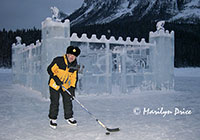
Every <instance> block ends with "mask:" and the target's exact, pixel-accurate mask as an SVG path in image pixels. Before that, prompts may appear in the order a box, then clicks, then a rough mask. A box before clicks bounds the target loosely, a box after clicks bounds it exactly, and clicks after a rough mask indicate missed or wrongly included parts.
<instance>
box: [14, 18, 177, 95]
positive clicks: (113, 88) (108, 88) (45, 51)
mask: <svg viewBox="0 0 200 140" xmlns="http://www.w3.org/2000/svg"><path fill="white" fill-rule="evenodd" d="M159 23H162V22H159ZM159 23H158V24H157V25H158V27H157V31H155V32H150V33H149V43H147V42H146V41H145V40H144V39H142V40H141V41H138V39H137V38H135V39H134V41H131V40H130V37H127V38H126V40H123V39H122V38H121V37H119V38H118V39H115V38H114V37H113V36H112V37H110V39H106V37H105V35H102V36H101V38H100V39H98V38H97V37H96V35H92V37H91V38H88V37H87V35H86V34H82V36H81V37H80V38H79V37H78V36H77V34H76V33H73V34H72V36H70V21H69V20H65V22H64V23H62V22H60V21H55V20H53V19H52V18H47V19H46V20H45V21H43V22H42V41H41V42H39V41H37V42H36V43H35V44H30V45H28V46H26V45H25V44H21V38H20V37H17V38H16V39H17V43H14V44H13V45H12V70H13V82H14V83H18V84H21V85H24V86H26V87H30V88H32V89H34V90H38V91H40V92H41V93H42V94H43V96H44V97H48V96H49V91H48V84H47V83H48V77H49V76H48V74H47V71H46V69H47V66H48V65H49V64H50V63H51V61H52V60H53V58H54V57H56V56H62V55H64V54H65V52H66V48H67V46H68V45H70V44H71V45H75V46H78V47H79V48H80V49H81V52H82V53H81V55H80V56H79V57H78V58H77V59H78V63H79V64H80V65H82V66H84V69H82V70H81V72H80V73H79V81H78V84H77V85H78V86H77V92H78V93H79V94H103V93H107V94H129V93H132V91H133V90H135V89H137V90H138V89H139V90H173V89H174V32H173V31H172V32H170V33H169V31H167V30H165V29H164V27H163V25H159Z"/></svg>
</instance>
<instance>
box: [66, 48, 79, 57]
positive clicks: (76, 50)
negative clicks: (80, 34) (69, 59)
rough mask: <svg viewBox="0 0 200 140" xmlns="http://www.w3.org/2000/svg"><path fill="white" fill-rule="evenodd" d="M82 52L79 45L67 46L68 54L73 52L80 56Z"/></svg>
mask: <svg viewBox="0 0 200 140" xmlns="http://www.w3.org/2000/svg"><path fill="white" fill-rule="evenodd" d="M80 53H81V50H80V49H79V48H78V47H75V46H68V47H67V51H66V54H73V55H75V56H76V57H77V56H79V54H80Z"/></svg>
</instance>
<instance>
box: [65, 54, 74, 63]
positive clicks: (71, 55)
mask: <svg viewBox="0 0 200 140" xmlns="http://www.w3.org/2000/svg"><path fill="white" fill-rule="evenodd" d="M67 58H68V61H69V63H72V62H73V61H74V60H75V59H76V56H75V55H73V54H67Z"/></svg>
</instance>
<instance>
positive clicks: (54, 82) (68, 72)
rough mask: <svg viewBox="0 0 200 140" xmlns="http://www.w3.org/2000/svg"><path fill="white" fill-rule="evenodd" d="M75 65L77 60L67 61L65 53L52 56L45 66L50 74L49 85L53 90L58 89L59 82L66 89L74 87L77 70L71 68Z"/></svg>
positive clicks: (76, 79)
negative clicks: (48, 63) (49, 62)
mask: <svg viewBox="0 0 200 140" xmlns="http://www.w3.org/2000/svg"><path fill="white" fill-rule="evenodd" d="M76 66H77V61H76V60H75V61H73V62H72V63H69V62H68V60H67V57H66V55H64V56H60V57H56V58H54V60H53V61H52V62H51V64H50V65H49V66H48V68H47V72H48V74H49V75H50V78H49V86H50V87H51V88H53V89H55V90H59V89H60V85H61V84H62V85H63V86H64V87H65V88H66V89H69V88H70V87H73V88H75V87H76V83H77V81H78V70H77V69H73V68H74V67H76ZM63 91H64V89H63Z"/></svg>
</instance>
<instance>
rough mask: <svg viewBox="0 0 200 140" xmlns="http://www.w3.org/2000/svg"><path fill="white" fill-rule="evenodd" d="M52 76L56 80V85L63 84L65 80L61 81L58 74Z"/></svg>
mask: <svg viewBox="0 0 200 140" xmlns="http://www.w3.org/2000/svg"><path fill="white" fill-rule="evenodd" d="M52 78H53V79H54V81H55V82H56V85H58V86H61V85H62V84H63V82H62V81H60V79H59V78H58V77H57V76H53V77H52Z"/></svg>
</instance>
